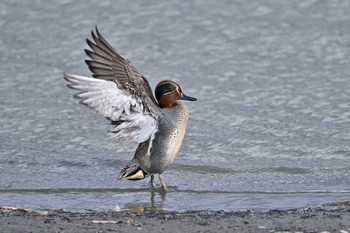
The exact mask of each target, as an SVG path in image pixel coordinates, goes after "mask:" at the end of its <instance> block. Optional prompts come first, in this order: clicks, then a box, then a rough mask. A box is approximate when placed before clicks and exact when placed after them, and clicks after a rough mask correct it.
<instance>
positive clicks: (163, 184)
mask: <svg viewBox="0 0 350 233" xmlns="http://www.w3.org/2000/svg"><path fill="white" fill-rule="evenodd" d="M159 181H160V183H161V185H162V189H163V190H164V191H166V192H168V189H167V188H166V185H165V182H164V179H163V174H159Z"/></svg>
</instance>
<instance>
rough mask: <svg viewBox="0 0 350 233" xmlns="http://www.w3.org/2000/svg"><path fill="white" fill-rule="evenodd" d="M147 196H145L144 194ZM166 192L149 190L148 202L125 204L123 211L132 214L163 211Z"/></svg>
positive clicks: (158, 189)
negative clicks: (128, 211)
mask: <svg viewBox="0 0 350 233" xmlns="http://www.w3.org/2000/svg"><path fill="white" fill-rule="evenodd" d="M146 195H147V194H146ZM166 195H167V192H166V191H164V190H163V189H162V188H155V189H151V200H150V202H148V203H147V202H132V203H126V204H124V206H123V209H125V210H130V211H133V212H145V211H158V210H163V208H164V202H165V198H166Z"/></svg>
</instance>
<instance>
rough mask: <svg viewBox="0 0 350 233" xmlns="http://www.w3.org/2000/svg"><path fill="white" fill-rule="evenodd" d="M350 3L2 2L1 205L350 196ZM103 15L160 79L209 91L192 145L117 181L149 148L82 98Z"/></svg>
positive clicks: (103, 205) (202, 97) (199, 93)
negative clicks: (156, 168) (137, 177)
mask: <svg viewBox="0 0 350 233" xmlns="http://www.w3.org/2000/svg"><path fill="white" fill-rule="evenodd" d="M349 9H350V2H348V1H327V2H320V1H313V0H312V1H311V0H310V1H293V2H286V3H280V2H278V1H272V0H271V1H267V0H265V1H249V2H245V1H215V2H213V3H209V2H206V3H204V2H202V1H191V2H183V1H172V2H171V3H170V2H164V3H159V2H157V3H156V2H154V3H153V4H151V3H149V2H147V3H146V2H143V1H133V2H132V3H130V2H129V1H117V2H114V1H110V2H108V1H105V2H93V1H91V2H79V1H60V2H54V3H48V2H44V1H32V2H30V3H23V2H22V1H18V2H17V3H16V2H15V1H2V2H1V3H0V28H1V32H2V33H1V37H0V51H1V54H2V56H0V68H1V71H2V72H1V74H0V82H1V83H0V84H1V85H0V93H1V99H0V126H1V127H0V141H1V143H0V205H10V206H17V207H24V208H31V209H43V208H49V209H57V208H63V209H65V210H71V211H89V210H109V209H112V210H113V209H118V208H121V209H131V210H149V209H151V210H155V209H158V210H179V211H183V210H202V209H212V210H235V209H246V208H249V209H250V208H254V209H270V208H282V209H283V208H294V207H301V206H305V205H318V204H320V203H322V202H326V201H330V200H343V199H349V196H350V195H349V194H350V143H349V142H350V130H349V122H350V102H349V96H350V89H349V86H350V79H349V74H350V69H349V63H350V46H349V45H350V30H349V28H348V25H349V23H350V22H349V21H350V14H349V13H350V12H349V11H350V10H349ZM95 24H97V25H98V26H99V29H100V31H101V32H102V33H103V35H104V36H105V37H106V38H107V39H108V40H109V41H110V43H111V44H112V45H113V46H115V47H117V48H118V50H119V51H120V53H121V54H122V55H124V56H126V57H127V58H129V59H130V60H131V61H132V63H133V64H134V65H135V66H136V67H138V69H139V70H140V71H141V72H143V74H144V75H145V76H146V77H147V78H148V80H149V81H150V83H151V86H152V87H154V86H155V85H156V83H157V82H158V81H160V80H162V79H173V80H176V81H177V82H179V83H180V84H181V86H182V88H183V90H184V92H185V93H186V94H188V95H190V96H194V97H196V98H198V101H197V102H191V103H187V104H188V106H189V107H190V110H191V117H190V122H189V125H188V130H187V134H186V137H185V140H184V144H183V146H182V148H181V151H180V153H179V155H178V157H177V159H176V160H175V161H174V163H173V165H172V166H171V167H169V169H168V170H167V171H166V172H165V174H164V176H165V181H166V183H167V184H168V186H169V188H170V192H169V193H168V194H164V193H162V192H161V191H159V190H158V189H157V190H155V191H151V190H150V189H149V184H148V180H143V181H139V182H125V183H117V182H115V178H116V174H117V173H118V172H119V171H120V170H121V169H122V167H123V166H124V165H125V164H126V163H127V162H128V161H129V160H130V159H131V158H132V156H133V153H134V151H135V149H136V147H137V145H135V144H129V143H126V142H123V141H116V140H108V136H107V135H106V131H107V130H108V129H109V128H110V127H109V126H108V122H107V121H106V120H104V119H103V118H102V117H100V116H99V115H98V114H95V113H93V112H92V111H90V110H88V109H87V108H85V107H83V106H81V105H79V104H77V103H76V101H74V100H73V99H72V97H71V96H72V95H73V94H74V92H73V91H71V90H69V89H68V88H66V87H65V82H64V80H63V78H62V73H63V72H70V73H76V74H81V75H89V71H88V69H87V67H86V65H85V64H84V62H83V60H84V59H86V56H85V55H84V52H83V49H84V48H86V45H85V41H84V40H85V38H86V37H89V36H90V35H89V31H90V30H91V29H92V28H93V27H94V25H95Z"/></svg>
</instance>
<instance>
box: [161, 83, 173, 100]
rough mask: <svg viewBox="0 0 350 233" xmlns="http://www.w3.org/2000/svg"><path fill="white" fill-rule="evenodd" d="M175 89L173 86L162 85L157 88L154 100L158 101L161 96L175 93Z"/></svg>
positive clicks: (168, 84) (169, 84)
mask: <svg viewBox="0 0 350 233" xmlns="http://www.w3.org/2000/svg"><path fill="white" fill-rule="evenodd" d="M175 89H176V87H175V85H173V84H171V83H164V84H162V85H160V86H158V87H157V89H156V98H157V99H158V100H159V99H160V97H161V96H162V95H164V94H166V93H170V92H173V91H175Z"/></svg>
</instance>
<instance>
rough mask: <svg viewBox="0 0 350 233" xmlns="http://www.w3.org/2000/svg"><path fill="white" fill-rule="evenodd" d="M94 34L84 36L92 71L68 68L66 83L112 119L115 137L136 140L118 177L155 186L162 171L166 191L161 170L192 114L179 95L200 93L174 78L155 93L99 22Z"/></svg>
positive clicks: (173, 153) (178, 144)
mask: <svg viewBox="0 0 350 233" xmlns="http://www.w3.org/2000/svg"><path fill="white" fill-rule="evenodd" d="M91 37H92V40H90V39H88V38H87V39H86V43H87V44H88V46H89V49H85V53H86V55H87V56H88V57H89V59H87V60H85V63H86V64H87V65H88V67H89V69H90V71H91V72H92V77H86V76H80V75H75V74H69V73H64V74H63V76H64V79H65V80H66V81H67V82H68V84H67V87H69V88H71V89H74V90H77V91H78V92H77V94H75V95H74V98H76V99H79V103H80V104H82V105H84V106H87V107H88V108H90V109H92V110H93V111H95V112H97V113H99V114H101V115H102V116H104V117H105V118H106V119H107V120H109V121H110V124H111V125H112V128H111V129H110V130H109V131H108V132H109V133H110V134H111V135H112V138H117V139H121V140H126V141H129V142H135V143H138V147H137V149H136V151H135V154H134V157H133V159H132V160H131V161H130V162H129V163H128V164H126V166H125V167H124V168H123V169H122V170H121V172H120V173H119V175H118V176H117V180H118V181H121V182H122V181H127V180H131V181H135V180H142V179H145V178H147V177H150V185H151V187H152V188H154V187H156V184H155V180H154V177H155V176H156V175H158V178H159V181H160V184H161V188H162V189H163V190H164V191H168V189H167V186H166V184H165V181H164V178H163V173H164V171H165V170H166V169H167V168H168V167H169V165H170V164H171V163H172V162H173V160H174V159H175V157H176V155H177V154H178V152H179V150H180V147H181V145H182V142H183V139H184V136H185V132H186V128H187V122H188V119H189V109H188V107H187V106H186V105H185V104H184V103H182V102H181V101H179V100H187V101H196V100H197V99H196V98H194V97H190V96H187V95H185V94H184V92H183V91H182V89H181V87H180V85H179V84H178V83H176V82H175V81H172V80H162V81H160V82H159V83H158V84H157V85H156V87H155V91H154V95H153V92H152V89H151V87H150V84H149V82H148V80H147V79H146V78H145V76H144V75H142V74H141V73H140V72H139V71H138V70H137V69H136V68H135V67H134V66H133V65H132V64H131V62H130V61H129V60H128V59H126V58H124V57H122V56H121V55H120V54H119V53H118V52H117V50H115V49H114V48H113V47H112V46H111V45H110V44H109V43H108V42H107V40H106V39H105V38H104V37H103V36H102V35H101V33H100V32H99V30H98V28H97V26H96V27H95V31H94V30H91Z"/></svg>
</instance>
